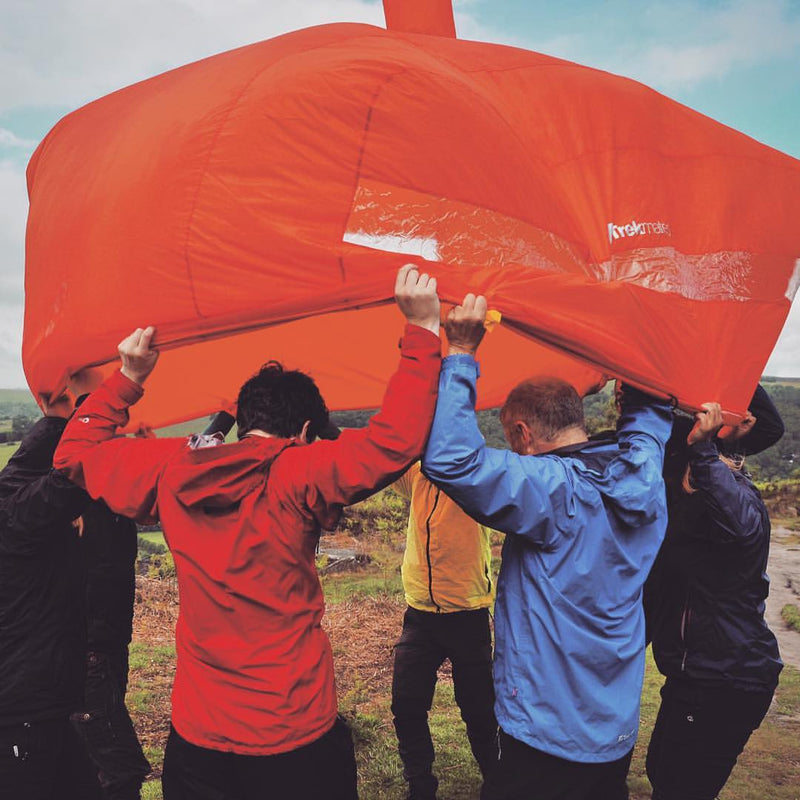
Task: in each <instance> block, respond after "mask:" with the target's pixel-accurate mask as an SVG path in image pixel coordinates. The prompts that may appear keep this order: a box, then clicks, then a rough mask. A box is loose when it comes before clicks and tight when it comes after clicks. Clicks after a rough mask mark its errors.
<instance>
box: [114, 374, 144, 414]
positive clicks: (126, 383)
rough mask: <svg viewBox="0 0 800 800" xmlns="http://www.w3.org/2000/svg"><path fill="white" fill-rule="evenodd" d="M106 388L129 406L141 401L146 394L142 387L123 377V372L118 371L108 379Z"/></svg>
mask: <svg viewBox="0 0 800 800" xmlns="http://www.w3.org/2000/svg"><path fill="white" fill-rule="evenodd" d="M106 387H107V388H108V389H109V390H110V391H112V392H113V393H114V394H115V395H117V397H119V399H120V400H122V401H124V402H125V403H127V404H128V405H129V406H132V405H133V404H134V403H136V402H137V401H138V400H140V399H141V397H142V395H143V394H144V389H143V388H142V386H140V385H139V384H138V383H136V381H132V380H131V379H130V378H128V377H126V376H125V375H123V374H122V371H121V370H116V371H115V372H114V373H112V374H111V375H110V376H109V377H108V378H106Z"/></svg>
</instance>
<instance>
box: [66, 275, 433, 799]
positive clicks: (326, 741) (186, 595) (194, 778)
mask: <svg viewBox="0 0 800 800" xmlns="http://www.w3.org/2000/svg"><path fill="white" fill-rule="evenodd" d="M395 297H396V300H397V304H398V306H399V307H400V310H401V311H402V312H403V314H404V315H405V317H406V319H407V321H408V325H407V326H406V329H405V333H404V336H403V339H402V342H401V353H400V355H401V358H400V365H399V367H398V370H397V372H396V373H395V374H394V376H393V377H392V378H391V380H390V381H389V385H388V387H387V391H386V395H385V397H384V403H383V408H382V409H381V411H380V412H379V413H378V414H377V415H375V416H374V417H373V418H372V420H371V421H370V424H369V426H368V427H367V428H365V429H361V430H349V431H344V432H343V433H342V435H341V436H340V437H339V438H338V439H336V440H335V441H315V439H316V437H317V435H318V434H319V432H321V431H322V430H324V429H325V427H326V426H327V425H328V411H327V408H326V406H325V403H324V401H323V399H322V397H321V395H320V394H319V391H318V389H317V387H316V385H315V384H314V382H313V380H311V378H309V377H308V376H307V375H304V374H303V373H301V372H289V371H284V370H283V368H282V367H281V366H280V365H278V364H275V362H271V363H269V364H267V365H266V366H265V367H264V368H262V370H261V371H260V372H259V373H258V374H257V375H255V376H254V377H253V378H251V379H250V380H248V381H247V382H246V383H245V384H244V385H243V386H242V389H241V391H240V394H239V401H238V411H237V423H238V426H239V427H238V435H239V439H240V441H238V442H236V443H231V444H219V443H218V440H217V439H216V438H213V439H212V438H211V437H193V439H191V440H190V441H189V442H188V443H187V441H186V440H185V439H149V440H148V439H129V438H116V439H113V438H112V436H113V435H114V432H115V431H116V429H117V428H118V427H119V426H121V425H124V424H125V423H126V421H127V418H128V413H127V409H128V406H130V405H131V404H132V403H135V402H136V401H137V400H138V399H139V398H140V397H141V395H142V392H143V390H142V387H141V384H142V383H143V381H144V380H145V378H146V377H147V376H148V375H149V373H150V372H151V371H152V369H153V367H154V366H155V363H156V360H157V358H158V353H157V351H156V350H154V349H152V348H151V346H150V342H151V339H152V336H153V333H154V329H153V328H146V329H144V330H143V329H141V328H140V329H137V330H136V331H135V332H134V333H133V334H131V335H130V336H129V337H128V338H126V339H125V340H124V341H123V342H122V343H121V344H120V348H119V351H120V356H121V359H122V368H121V370H119V371H118V372H116V373H115V374H114V375H112V376H111V377H109V378H108V379H107V380H106V381H105V383H104V384H103V385H102V386H101V387H99V388H98V389H97V390H95V391H94V392H93V393H92V395H91V396H90V397H89V398H88V399H87V400H86V402H85V403H84V405H83V406H82V408H81V412H80V415H76V416H75V417H74V418H73V420H72V422H71V423H70V424H69V425H68V426H67V429H66V430H65V432H64V436H63V437H62V439H61V443H60V445H59V448H58V450H57V451H56V454H55V459H54V464H55V466H56V468H58V469H61V470H63V471H64V472H65V473H66V474H67V475H68V476H69V477H70V478H71V479H72V480H74V481H75V482H76V483H77V484H79V485H80V486H84V487H85V488H86V489H87V491H88V492H89V494H90V495H91V496H92V497H94V498H102V499H103V500H104V501H105V502H106V504H107V505H108V506H109V507H110V508H111V509H112V510H113V511H115V512H116V513H118V514H124V515H126V516H130V517H133V518H135V519H137V520H139V521H145V520H160V522H161V525H162V528H163V530H164V536H165V538H166V540H167V543H168V544H169V546H170V549H171V550H172V554H173V557H174V559H175V568H176V571H177V577H178V585H179V591H180V598H181V605H180V615H179V617H178V622H177V627H176V649H177V669H176V674H175V683H174V686H173V692H172V730H171V732H170V736H169V740H168V742H167V749H166V753H165V763H164V777H163V786H164V797H165V800H183V799H184V798H185V799H186V800H189V798H191V800H202V799H203V798H222V797H224V798H231V799H232V800H233V799H234V798H235V799H237V800H238V799H239V798H241V799H242V800H245V798H251V797H253V798H254V797H259V798H260V797H267V796H269V797H291V798H294V799H295V800H316V799H317V798H320V799H321V798H329V799H330V800H337V799H339V798H341V799H342V800H344V799H345V798H348V799H349V798H354V797H357V792H356V768H355V758H354V753H353V744H352V739H351V737H350V733H349V730H348V729H347V727H346V725H345V724H344V722H343V721H342V720H341V719H339V718H338V717H337V702H336V687H335V683H334V673H333V658H332V654H331V646H330V642H329V641H328V637H327V635H326V634H325V632H324V631H323V629H322V626H321V622H322V616H323V613H324V600H323V595H322V588H321V586H320V582H319V578H318V576H317V572H316V567H315V563H314V556H315V549H316V545H317V541H318V539H319V535H320V532H321V530H322V529H331V528H334V527H335V526H336V524H337V522H338V520H339V517H340V515H341V512H342V508H343V507H344V506H345V505H348V504H350V503H355V502H358V501H359V500H362V499H364V498H365V497H368V496H369V495H370V494H372V493H373V492H375V491H377V490H378V489H380V488H382V487H384V486H386V485H388V484H389V483H391V482H392V481H393V480H395V479H396V478H397V477H398V476H399V475H400V474H402V472H403V471H404V470H405V469H406V468H407V467H408V465H409V464H410V463H411V462H413V461H414V460H416V459H417V458H419V457H420V455H421V452H422V449H423V447H424V445H425V440H426V438H427V435H428V430H429V428H430V424H431V420H432V418H433V411H434V406H435V403H436V393H437V382H438V375H439V363H440V343H439V337H438V332H439V300H438V297H437V294H436V281H435V279H433V278H429V277H428V276H427V275H424V274H423V275H420V274H419V273H418V271H417V269H416V268H415V267H414V266H412V265H406V266H405V267H403V268H401V269H400V271H399V272H398V276H397V282H396V286H395Z"/></svg>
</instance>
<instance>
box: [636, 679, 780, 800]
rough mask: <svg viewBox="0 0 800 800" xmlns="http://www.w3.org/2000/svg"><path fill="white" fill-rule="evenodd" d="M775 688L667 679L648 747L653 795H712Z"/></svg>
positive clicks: (701, 798)
mask: <svg viewBox="0 0 800 800" xmlns="http://www.w3.org/2000/svg"><path fill="white" fill-rule="evenodd" d="M773 693H774V692H771V691H770V692H745V691H741V690H737V689H728V688H708V687H707V686H697V685H696V684H693V683H691V682H688V681H677V680H672V679H670V678H667V680H666V683H665V684H664V686H663V687H662V689H661V708H660V709H659V710H658V717H657V718H656V724H655V727H654V728H653V735H652V736H651V737H650V744H649V746H648V748H647V777H648V778H649V779H650V783H651V784H652V785H653V798H654V800H713V798H715V797H716V796H717V794H718V793H719V791H720V790H721V789H722V787H723V786H724V785H725V782H726V781H727V780H728V777H729V776H730V774H731V771H732V770H733V767H734V765H735V764H736V759H737V758H738V757H739V754H740V753H741V752H742V750H744V746H745V745H746V744H747V740H748V739H749V738H750V734H752V732H753V731H754V730H756V728H758V726H759V725H760V724H761V720H763V719H764V716H765V715H766V713H767V710H768V709H769V705H770V703H771V702H772V695H773Z"/></svg>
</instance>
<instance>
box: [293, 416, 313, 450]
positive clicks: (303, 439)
mask: <svg viewBox="0 0 800 800" xmlns="http://www.w3.org/2000/svg"><path fill="white" fill-rule="evenodd" d="M310 426H311V420H310V419H307V420H306V421H305V422H304V423H303V427H302V429H301V430H300V433H298V434H297V436H295V437H294V438H295V439H297V441H298V442H299V443H300V444H309V441H308V429H309V427H310Z"/></svg>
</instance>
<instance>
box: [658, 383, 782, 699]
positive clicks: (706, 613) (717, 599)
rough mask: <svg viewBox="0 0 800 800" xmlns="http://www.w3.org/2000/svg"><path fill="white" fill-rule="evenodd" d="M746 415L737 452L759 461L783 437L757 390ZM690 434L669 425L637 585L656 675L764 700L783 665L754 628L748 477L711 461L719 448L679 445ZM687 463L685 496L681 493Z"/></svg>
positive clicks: (758, 615)
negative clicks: (657, 540)
mask: <svg viewBox="0 0 800 800" xmlns="http://www.w3.org/2000/svg"><path fill="white" fill-rule="evenodd" d="M750 409H751V411H752V412H753V413H754V414H755V416H756V417H757V422H756V425H755V426H754V428H753V430H752V431H751V432H750V434H748V435H747V436H746V437H745V438H743V439H741V440H740V441H739V442H738V443H737V445H738V448H737V449H739V450H740V452H742V453H743V454H746V453H751V454H752V453H756V452H760V451H761V450H764V449H766V448H767V447H769V446H771V445H772V444H774V443H775V442H776V441H777V440H778V439H780V437H781V436H782V434H783V423H782V422H781V419H780V415H779V414H778V411H777V409H776V408H775V406H774V405H773V404H772V401H771V400H770V399H769V396H768V395H767V393H766V392H765V391H764V389H763V388H762V387H760V386H759V387H758V390H757V392H756V395H755V397H754V398H753V402H752V403H751V405H750ZM691 426H692V421H691V420H687V421H682V420H676V424H675V426H674V428H673V437H672V439H671V440H670V443H669V444H668V446H667V460H666V465H665V481H666V484H667V508H668V512H669V524H668V527H667V534H666V537H665V539H664V544H663V546H662V548H661V551H660V553H659V555H658V558H657V559H656V563H655V564H654V566H653V570H652V572H651V574H650V577H649V578H648V581H647V584H646V585H645V595H644V597H645V616H646V620H647V627H648V638H649V639H651V640H652V644H653V655H654V657H655V660H656V665H657V666H658V669H659V671H660V672H661V673H662V674H664V675H666V676H667V677H669V678H674V679H681V678H683V679H688V680H692V681H696V682H699V683H702V684H709V685H715V686H722V685H724V686H726V687H728V688H733V689H742V690H749V691H771V690H773V689H774V688H775V686H776V685H777V682H778V675H779V674H780V671H781V669H782V666H783V665H782V662H781V660H780V656H779V653H778V644H777V642H776V640H775V637H774V635H773V634H772V632H771V631H770V630H769V628H768V627H767V624H766V622H765V621H764V604H765V600H766V598H767V595H768V593H769V578H768V576H767V573H766V568H767V558H768V555H769V541H770V522H769V517H768V515H767V510H766V508H765V506H764V502H763V501H762V499H761V495H760V494H759V492H758V490H757V489H756V487H755V486H754V485H753V483H752V481H751V480H750V477H749V475H748V474H747V473H746V472H745V471H744V470H742V471H735V470H731V469H730V468H729V467H728V466H727V465H726V464H724V463H723V462H722V461H720V460H719V448H721V447H724V444H722V443H721V442H698V443H697V444H694V445H692V446H691V447H689V446H688V445H686V436H687V434H688V432H689V430H690V429H691ZM687 460H688V462H689V463H690V465H691V473H692V485H693V486H694V487H695V488H696V489H697V491H696V492H695V493H694V494H688V493H687V492H686V491H685V490H684V489H683V488H682V486H681V482H682V478H683V473H684V469H685V466H686V463H687Z"/></svg>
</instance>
